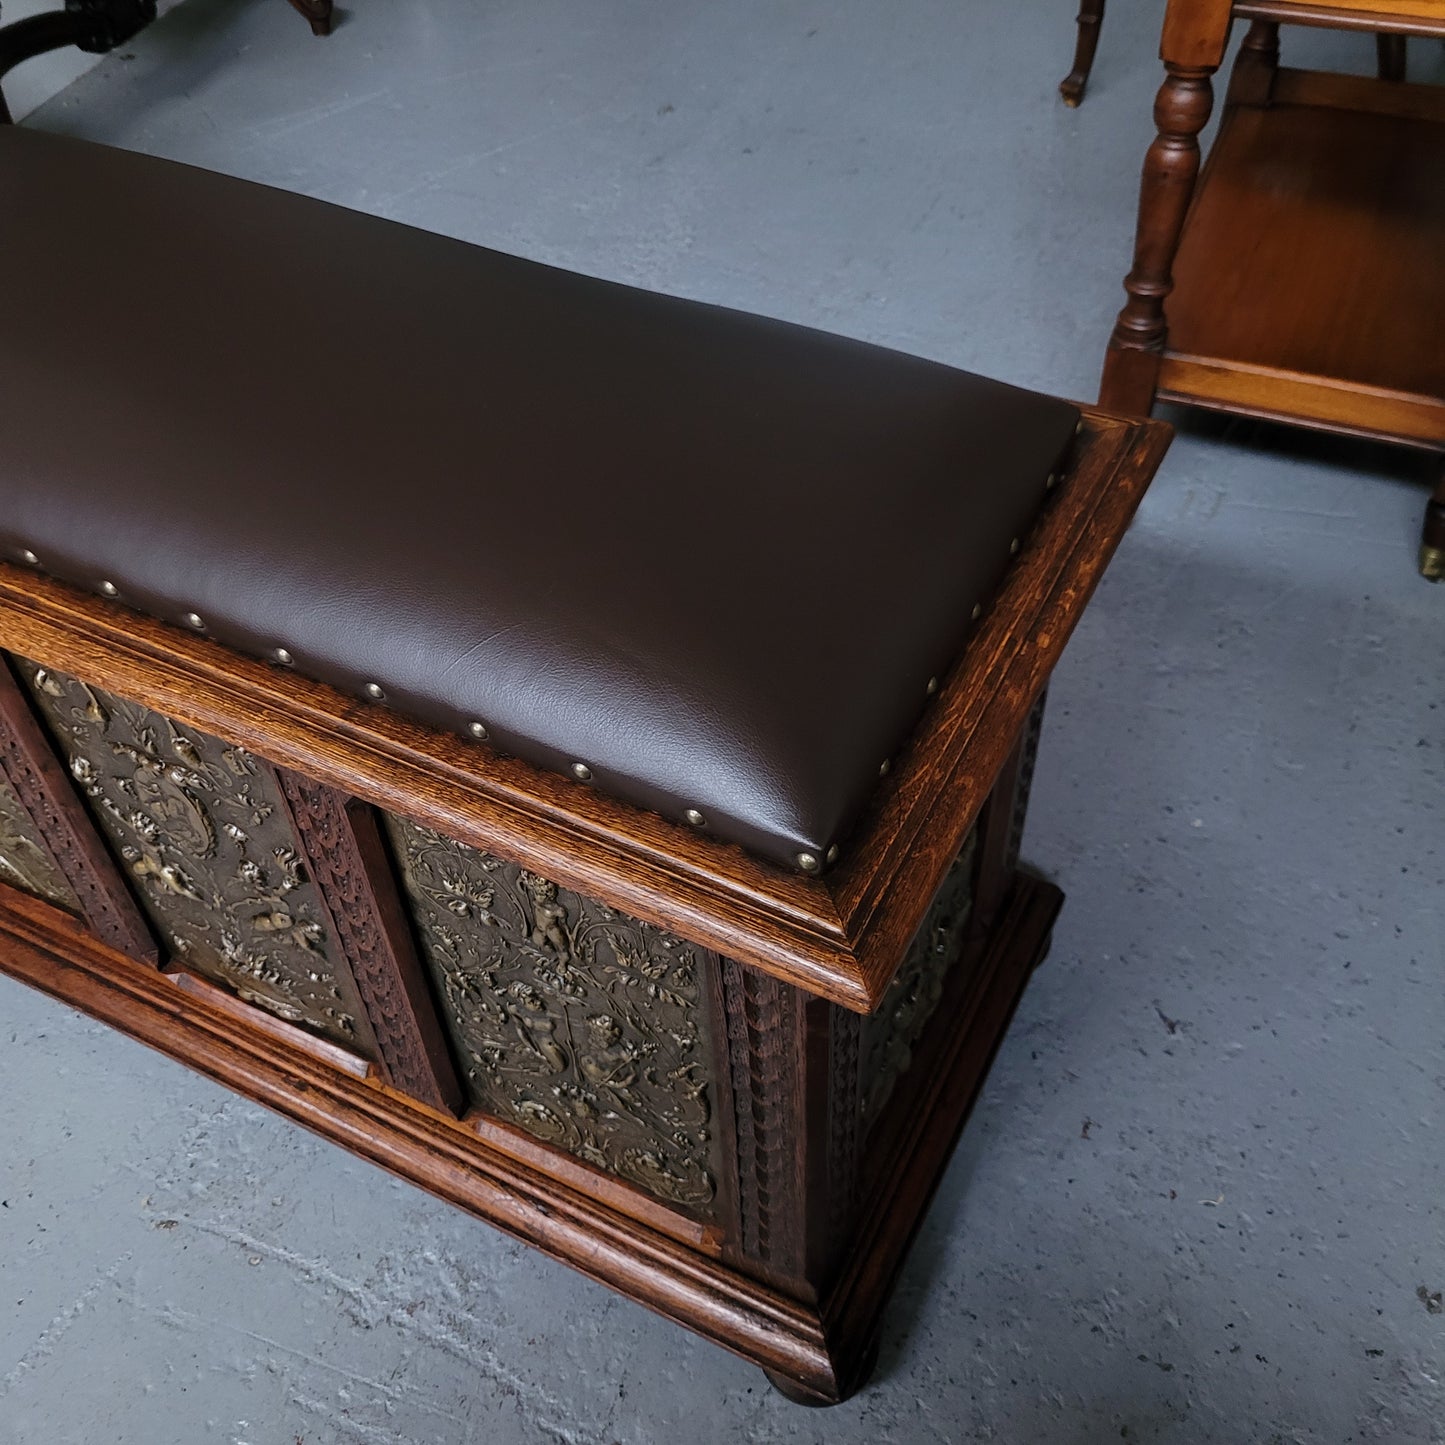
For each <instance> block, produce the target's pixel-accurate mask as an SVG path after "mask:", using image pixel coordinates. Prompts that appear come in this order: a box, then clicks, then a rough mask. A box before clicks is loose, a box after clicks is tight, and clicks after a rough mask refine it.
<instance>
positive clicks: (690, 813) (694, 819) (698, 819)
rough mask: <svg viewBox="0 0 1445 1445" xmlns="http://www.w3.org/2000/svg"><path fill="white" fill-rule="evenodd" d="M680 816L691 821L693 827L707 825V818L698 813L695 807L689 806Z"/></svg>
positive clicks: (704, 826)
mask: <svg viewBox="0 0 1445 1445" xmlns="http://www.w3.org/2000/svg"><path fill="white" fill-rule="evenodd" d="M682 816H683V817H684V818H686V819H687V821H688V822H689V823H691V824H692V826H693V827H694V828H706V827H707V819H706V818H704V817H703V815H702V814H701V813H699V812H698V810H697V809H696V808H689V809H688V810H687V812H685V813H684V814H683V815H682Z"/></svg>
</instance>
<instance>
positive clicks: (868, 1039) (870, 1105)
mask: <svg viewBox="0 0 1445 1445" xmlns="http://www.w3.org/2000/svg"><path fill="white" fill-rule="evenodd" d="M977 850H978V830H977V829H975V830H974V831H973V832H972V833H970V834H969V835H968V838H967V839H966V840H965V842H964V845H963V847H962V848H961V849H960V850H959V854H958V857H957V858H955V859H954V861H953V865H952V867H950V869H949V870H948V872H947V874H946V875H945V876H944V879H943V883H942V886H941V887H940V888H939V890H938V893H937V894H936V895H935V897H934V900H933V902H932V904H931V905H930V906H929V909H928V912H927V913H926V914H925V915H924V919H923V923H922V924H921V925H920V927H919V929H918V932H917V934H915V935H914V939H913V943H912V944H911V946H910V947H909V950H908V955H907V957H905V958H904V960H903V963H902V965H901V967H900V968H899V970H898V973H897V975H896V976H895V977H894V980H893V982H892V984H890V985H889V988H888V992H887V993H886V994H884V996H883V1002H882V1003H881V1004H880V1005H879V1006H878V1009H877V1011H876V1012H875V1013H873V1014H871V1015H870V1016H869V1017H867V1018H865V1019H863V1021H862V1030H861V1036H860V1040H859V1059H860V1063H859V1071H860V1072H859V1091H858V1098H859V1107H860V1109H861V1112H862V1124H863V1128H864V1130H865V1131H866V1130H867V1128H868V1127H869V1126H870V1125H871V1124H872V1123H873V1122H874V1121H875V1120H876V1119H877V1118H878V1116H879V1115H880V1114H881V1113H882V1112H883V1106H884V1105H885V1104H886V1103H887V1102H888V1099H889V1096H890V1095H891V1094H892V1093H893V1089H894V1086H895V1085H896V1084H897V1082H898V1080H899V1079H900V1078H901V1077H902V1076H903V1075H904V1073H906V1072H907V1070H908V1066H909V1065H910V1064H911V1063H912V1062H913V1051H914V1049H915V1048H917V1047H918V1042H919V1040H920V1039H921V1038H922V1037H923V1032H924V1030H925V1029H926V1028H927V1027H928V1022H929V1020H930V1019H931V1018H932V1017H933V1014H934V1011H935V1010H936V1009H937V1007H938V1004H939V1000H940V999H942V997H943V990H944V985H945V983H946V982H947V979H948V975H949V971H950V970H951V969H952V968H953V966H954V964H956V963H957V962H958V961H959V957H960V955H961V953H962V951H963V942H964V935H965V932H966V930H967V927H968V920H969V915H970V914H971V913H972V911H973V890H974V860H975V854H976V853H977Z"/></svg>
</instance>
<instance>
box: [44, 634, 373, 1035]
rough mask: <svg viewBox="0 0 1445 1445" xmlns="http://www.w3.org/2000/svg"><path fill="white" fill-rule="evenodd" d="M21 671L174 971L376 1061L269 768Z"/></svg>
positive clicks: (60, 680) (136, 711) (58, 677)
mask: <svg viewBox="0 0 1445 1445" xmlns="http://www.w3.org/2000/svg"><path fill="white" fill-rule="evenodd" d="M16 662H17V665H18V666H19V668H20V671H21V674H22V675H23V677H24V678H25V681H26V683H27V684H28V685H29V687H30V690H31V692H32V693H33V695H34V696H35V699H36V701H37V703H38V704H39V706H40V708H41V710H42V712H43V713H44V714H45V716H46V719H47V720H48V721H49V722H50V724H51V726H52V728H53V729H54V731H55V733H56V736H57V737H58V738H59V739H60V741H61V744H62V748H63V751H64V753H65V755H66V758H67V761H68V762H69V765H70V771H71V775H72V777H74V779H75V781H76V783H77V784H78V785H79V787H80V791H81V793H82V794H83V795H84V797H85V799H86V802H87V803H88V804H89V806H90V809H91V812H92V813H93V814H94V816H95V818H96V821H97V822H98V823H99V825H100V827H101V830H102V831H103V832H104V833H105V834H106V836H107V837H108V838H109V839H110V841H111V844H112V845H113V847H114V848H115V850H116V852H118V853H119V854H120V857H121V859H122V861H123V863H124V865H125V868H126V870H127V872H128V873H129V875H130V878H131V880H132V882H133V883H134V885H135V887H136V890H137V892H138V893H139V895H140V898H141V902H142V903H143V905H144V906H145V909H146V911H147V913H149V914H150V916H151V918H152V920H153V921H154V923H155V925H156V927H157V928H158V930H159V931H160V933H161V936H162V938H163V939H164V940H165V943H166V946H167V947H168V948H169V950H170V952H171V954H172V956H173V957H174V958H175V959H176V961H177V962H179V963H182V964H184V965H185V966H186V967H187V968H190V969H192V970H194V971H195V972H196V973H198V974H203V975H205V976H206V977H207V978H210V979H212V980H214V981H215V982H217V983H221V984H224V985H225V986H226V987H227V988H230V989H232V990H234V991H235V992H236V993H237V994H238V995H239V996H240V997H241V998H243V999H245V1000H246V1001H247V1002H248V1003H253V1004H256V1005H258V1006H259V1007H261V1008H264V1009H266V1010H267V1011H268V1012H270V1013H273V1014H276V1015H278V1016H279V1017H280V1018H283V1019H285V1020H287V1021H288V1022H290V1023H295V1024H301V1025H302V1026H304V1027H305V1028H308V1029H312V1030H314V1031H315V1032H316V1033H319V1034H322V1035H323V1036H325V1037H326V1038H329V1039H331V1040H333V1041H334V1042H336V1043H339V1044H341V1045H343V1046H344V1047H346V1048H349V1049H352V1050H354V1051H355V1052H357V1053H361V1054H364V1055H365V1056H366V1057H368V1058H375V1041H374V1039H373V1037H372V1034H371V1029H370V1026H369V1025H368V1024H367V1023H366V1020H365V1015H364V1013H363V1012H362V1008H361V1001H360V999H359V998H358V996H357V993H356V985H355V984H354V983H353V982H352V979H351V976H350V973H349V972H348V971H347V969H346V966H345V964H344V963H341V962H340V961H338V960H337V958H336V955H335V945H334V944H333V942H332V940H331V938H330V937H329V936H328V934H327V931H326V928H325V926H324V924H323V923H322V922H321V919H322V918H323V916H324V915H323V914H322V912H321V910H320V908H319V906H318V900H317V896H316V892H315V887H314V885H313V884H312V883H311V881H310V880H309V879H308V878H307V876H306V873H305V870H304V867H303V865H302V862H301V859H300V858H299V856H298V854H297V852H296V846H295V840H294V836H293V834H292V831H291V824H290V820H289V817H288V814H287V812H286V809H285V807H284V805H283V803H282V800H281V796H280V792H279V790H278V788H277V785H276V778H275V775H274V774H273V773H272V772H271V770H270V768H269V766H268V765H267V764H265V763H263V762H261V761H260V760H259V759H257V758H255V757H253V756H252V755H251V754H250V753H248V752H247V751H246V750H245V749H244V748H238V747H232V746H230V745H229V744H227V743H223V742H221V741H220V740H219V739H217V738H213V737H208V736H207V735H206V734H204V733H200V732H197V731H195V730H194V729H191V728H183V727H182V726H181V725H180V724H179V723H175V722H172V721H171V720H170V719H169V718H166V717H162V716H161V715H160V714H159V713H154V712H151V711H149V710H148V709H146V708H143V707H141V706H140V705H139V704H137V703H131V702H126V701H124V700H122V699H120V698H116V697H112V696H111V695H110V694H109V693H106V692H102V691H101V690H100V689H99V688H93V687H87V686H86V685H85V684H84V683H82V682H78V681H77V680H76V679H75V678H73V677H68V676H66V675H65V674H64V673H59V672H55V671H52V670H50V669H46V668H42V667H38V666H37V665H36V664H35V663H33V662H27V661H25V660H24V659H21V658H17V659H16Z"/></svg>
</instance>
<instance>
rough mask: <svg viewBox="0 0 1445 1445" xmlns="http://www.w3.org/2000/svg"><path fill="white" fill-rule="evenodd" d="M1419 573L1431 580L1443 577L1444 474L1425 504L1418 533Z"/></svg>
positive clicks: (1444, 549) (1444, 545) (1444, 531)
mask: <svg viewBox="0 0 1445 1445" xmlns="http://www.w3.org/2000/svg"><path fill="white" fill-rule="evenodd" d="M1420 575H1421V576H1422V577H1424V578H1426V579H1427V580H1429V581H1431V582H1439V581H1441V580H1442V579H1445V475H1442V476H1441V478H1440V485H1439V486H1437V487H1436V488H1435V494H1434V495H1433V496H1432V497H1431V498H1430V500H1429V502H1428V503H1426V506H1425V526H1424V528H1423V529H1422V531H1421V533H1420Z"/></svg>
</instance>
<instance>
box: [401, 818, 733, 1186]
mask: <svg viewBox="0 0 1445 1445" xmlns="http://www.w3.org/2000/svg"><path fill="white" fill-rule="evenodd" d="M387 826H388V829H389V832H390V835H391V841H392V845H393V848H394V850H395V853H396V857H397V859H398V861H399V863H400V866H401V871H402V875H403V878H404V881H405V887H406V892H407V895H408V898H409V900H410V903H411V907H412V910H413V915H414V919H415V923H416V926H417V932H418V936H419V938H420V941H421V945H422V951H423V954H424V956H425V959H426V961H427V964H428V967H429V968H430V970H431V972H432V976H433V979H434V981H435V983H436V986H437V992H438V994H439V996H440V997H441V999H442V1000H443V1013H444V1015H445V1019H446V1023H447V1027H448V1029H449V1030H450V1032H451V1036H452V1042H453V1045H454V1047H455V1048H456V1050H457V1052H458V1054H459V1056H460V1062H461V1068H462V1073H463V1075H464V1077H465V1079H466V1084H467V1088H468V1091H469V1093H470V1095H471V1099H472V1102H473V1104H474V1105H475V1106H476V1108H478V1109H479V1110H481V1111H482V1112H483V1113H486V1114H490V1115H492V1116H494V1117H496V1118H499V1119H502V1120H504V1121H506V1122H508V1123H511V1124H514V1125H517V1126H518V1127H520V1128H522V1129H525V1130H526V1131H527V1132H528V1133H530V1134H532V1135H534V1136H535V1137H537V1138H539V1139H542V1140H544V1141H545V1142H547V1143H549V1144H552V1145H554V1146H556V1147H558V1148H560V1149H564V1150H566V1151H567V1152H568V1153H570V1154H573V1155H575V1156H577V1157H578V1158H581V1159H584V1160H586V1161H587V1162H588V1163H591V1164H593V1165H596V1166H597V1167H598V1168H601V1169H605V1170H607V1171H609V1172H610V1173H612V1174H615V1175H618V1176H620V1177H621V1178H623V1179H626V1180H628V1181H630V1182H631V1183H633V1184H637V1185H640V1186H641V1187H642V1188H643V1189H646V1190H648V1191H649V1192H650V1193H652V1194H654V1195H656V1196H657V1197H658V1198H660V1199H663V1200H665V1201H667V1202H668V1203H669V1204H674V1205H680V1206H683V1207H685V1208H688V1209H689V1210H692V1211H694V1212H701V1213H704V1214H706V1213H708V1212H710V1206H711V1205H712V1203H713V1200H714V1198H715V1196H716V1193H717V1178H718V1162H717V1140H716V1130H715V1128H714V1124H713V1112H714V1108H715V1103H714V1099H713V1092H714V1084H713V1080H714V1078H715V1060H714V1058H713V1050H712V1046H711V1041H710V1040H711V1035H710V1032H709V1029H708V1019H707V1015H706V1009H707V1007H708V1004H707V1002H706V999H705V997H704V995H705V993H706V974H705V970H706V969H708V968H709V967H711V966H713V965H715V962H716V959H715V956H714V955H712V954H710V953H708V952H706V951H705V950H703V949H700V948H695V947H694V946H693V945H691V944H688V943H683V942H682V941H680V940H678V939H675V938H673V937H671V936H670V935H668V934H667V933H664V932H663V931H662V930H661V929H658V928H654V927H652V926H651V925H649V924H645V923H641V922H639V921H638V920H636V919H633V918H629V917H627V916H626V915H624V914H621V913H618V912H616V911H615V910H613V909H611V908H608V907H606V906H604V905H603V904H601V903H598V902H596V901H595V900H593V899H589V898H584V897H582V896H581V895H580V894H576V893H572V892H570V891H568V890H566V889H562V888H559V887H558V886H557V885H556V884H555V883H552V882H550V881H548V880H547V879H545V878H540V877H538V876H537V875H536V874H533V873H529V872H527V870H526V869H524V868H521V867H519V866H518V865H516V864H513V863H508V862H505V861H503V860H502V859H500V858H495V857H493V856H491V855H490V854H487V853H483V852H480V851H479V850H477V849H475V848H471V847H468V846H466V845H464V844H461V843H457V842H454V841H453V840H451V839H449V838H445V837H443V836H442V835H441V834H439V833H436V832H434V831H432V830H431V829H430V828H426V827H423V826H422V825H421V824H419V823H416V822H413V821H411V820H410V819H407V818H400V817H395V816H392V817H389V818H388V820H387Z"/></svg>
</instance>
